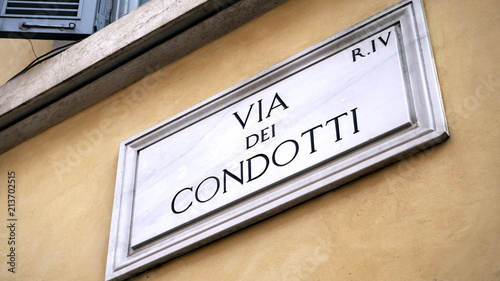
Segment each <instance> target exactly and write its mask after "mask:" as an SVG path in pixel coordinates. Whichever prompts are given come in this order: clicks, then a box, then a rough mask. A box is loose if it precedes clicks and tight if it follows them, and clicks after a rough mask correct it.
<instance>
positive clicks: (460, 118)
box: [0, 0, 500, 281]
mask: <svg viewBox="0 0 500 281" xmlns="http://www.w3.org/2000/svg"><path fill="white" fill-rule="evenodd" d="M396 2H398V1H396V0H376V1H374V0H359V1H351V0H290V1H289V2H287V3H286V4H284V5H282V6H280V7H278V8H276V9H274V10H273V11H271V12H269V13H267V14H266V15H264V16H262V17H260V18H258V19H256V20H254V21H252V22H251V23H249V24H247V25H245V26H243V27H242V28H239V29H238V30H236V31H234V32H232V33H230V34H228V35H226V36H224V37H222V38H220V39H218V40H216V41H215V42H213V43H211V44H209V45H207V46H205V47H203V48H201V49H199V50H197V51H196V52H194V53H192V54H190V55H188V56H186V57H184V58H182V59H181V60H179V61H177V62H175V63H173V64H171V65H169V66H167V67H165V68H164V69H162V70H161V71H159V72H157V73H155V74H153V75H151V76H149V77H146V78H145V79H144V80H142V81H140V82H138V83H136V84H135V85H133V86H131V87H129V88H127V89H125V90H123V91H121V92H119V93H117V94H115V95H114V96H112V97H110V98H108V99H106V100H104V101H102V102H100V103H99V104H97V105H95V106H93V107H91V108H89V109H88V110H85V111H84V112H82V113H80V114H78V115H76V116H74V117H72V118H70V119H68V120H66V121H65V122H63V123H60V124H58V125H56V126H55V127H53V128H51V129H49V130H47V131H45V132H44V133H42V134H41V135H39V136H37V137H35V138H32V139H30V140H29V141H27V142H25V143H23V144H21V145H18V146H17V147H15V148H13V149H11V150H9V151H8V152H6V153H4V154H2V155H0V187H1V193H0V194H1V196H0V200H2V201H1V202H0V207H1V209H0V222H1V224H2V225H3V224H5V225H7V221H6V219H7V210H6V209H7V207H6V202H5V201H6V199H5V194H6V182H7V171H11V170H12V171H16V173H17V175H16V177H17V191H16V198H17V199H16V200H17V201H16V202H17V209H16V215H17V217H18V218H19V220H18V222H17V242H16V243H17V244H16V254H17V262H18V263H17V272H16V273H15V274H12V273H9V272H8V271H7V265H6V261H7V258H6V257H5V255H4V253H5V251H6V249H7V247H8V245H7V243H6V240H5V239H4V238H5V237H8V232H7V228H6V227H0V237H3V238H2V239H1V240H0V249H1V251H2V252H1V253H2V256H3V257H0V264H1V266H0V279H5V278H9V280H10V279H12V280H103V279H104V275H105V274H104V272H105V266H106V264H105V263H106V255H107V245H108V237H109V227H110V219H111V210H112V202H113V193H114V183H115V175H116V168H117V160H118V159H117V157H118V149H119V144H120V142H121V141H122V140H125V139H127V138H129V137H131V136H133V135H135V134H137V133H139V132H141V131H143V130H145V129H147V128H149V127H150V126H153V125H155V124H157V123H159V122H161V121H164V120H165V119H167V118H169V117H170V116H172V115H174V114H176V113H179V112H181V111H182V110H184V109H186V108H188V107H190V106H193V105H195V104H197V103H198V102H201V101H203V100H204V99H206V98H209V97H210V96H212V95H214V94H216V93H218V92H220V91H222V90H224V89H226V88H228V87H230V86H232V85H234V84H236V83H238V82H240V81H242V80H244V79H246V78H248V77H250V76H251V75H254V74H256V73H258V72H260V71H262V70H264V69H266V68H268V67H270V66H272V65H273V64H275V63H278V62H280V61H281V60H283V59H285V58H287V57H289V56H292V55H294V54H295V53H297V52H299V51H302V50H303V49H305V48H307V47H310V46H312V45H314V44H316V43H318V42H320V41H322V40H324V39H326V38H328V37H330V36H332V35H334V34H335V33H337V32H339V31H342V30H343V29H345V28H348V27H349V26H351V25H353V24H355V23H357V22H359V21H361V20H363V19H365V18H368V17H369V16H371V15H373V14H374V13H376V12H379V11H382V10H383V9H385V8H387V7H389V6H390V5H392V4H395V3H396ZM424 4H425V10H426V13H427V22H428V25H429V30H430V35H431V40H432V44H433V50H434V55H435V60H436V65H437V70H438V75H439V79H440V83H441V89H442V93H443V99H444V103H445V109H446V113H447V116H448V121H449V125H450V132H451V138H450V139H449V140H448V141H446V142H445V143H443V144H440V145H438V146H436V147H435V148H432V149H429V150H426V151H424V152H422V153H419V154H416V155H414V156H412V157H410V158H408V159H407V160H404V161H401V162H398V163H396V164H393V165H391V166H389V167H386V168H384V169H382V170H380V171H377V172H375V173H373V174H370V175H368V176H365V177H363V178H361V179H359V180H357V181H355V182H353V183H351V184H348V185H346V186H344V187H342V188H340V189H337V190H336V191H333V192H329V193H327V194H325V195H323V196H320V197H318V198H316V199H313V200H310V201H308V202H306V203H304V204H301V205H299V206H297V207H295V208H293V209H290V210H288V211H286V212H284V213H281V214H279V215H277V216H275V217H272V218H270V219H268V220H265V221H263V222H260V223H258V224H255V225H253V226H251V227H249V228H246V229H244V230H242V231H239V232H237V233H235V234H232V235H230V236H229V237H226V238H224V239H221V240H219V241H217V242H214V243H212V244H210V245H208V246H205V247H203V248H200V249H198V250H196V251H194V252H192V253H190V254H187V255H185V256H183V257H181V258H178V259H176V260H173V261H170V262H168V263H166V264H164V265H162V266H160V267H157V268H155V269H152V270H150V271H147V272H145V273H143V274H142V275H140V276H138V277H136V278H135V279H134V280H429V281H430V280H500V254H499V253H500V203H499V202H500V173H499V171H500V146H499V141H498V139H499V137H500V129H499V126H498V124H499V123H500V122H499V121H500V120H499V116H500V112H499V108H500V98H499V97H498V92H499V90H500V80H499V78H500V77H499V70H500V66H499V65H500V61H499V55H498V52H496V50H498V45H499V44H500V39H499V38H500V32H499V29H498V26H499V15H500V5H499V3H498V1H497V0H484V1H480V2H474V1H451V0H439V1H438V0H426V1H425V2H424Z"/></svg>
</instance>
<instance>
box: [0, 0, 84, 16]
mask: <svg viewBox="0 0 500 281" xmlns="http://www.w3.org/2000/svg"><path fill="white" fill-rule="evenodd" d="M79 5H80V3H79V0H28V1H26V0H24V1H23V0H8V1H7V6H6V9H5V15H11V16H36V17H41V18H44V17H77V16H78V10H79Z"/></svg>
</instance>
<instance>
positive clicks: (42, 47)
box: [0, 39, 52, 85]
mask: <svg viewBox="0 0 500 281" xmlns="http://www.w3.org/2000/svg"><path fill="white" fill-rule="evenodd" d="M50 50H52V41H49V40H25V39H0V85H3V84H4V83H5V82H7V81H8V80H9V79H10V78H12V77H13V76H14V75H16V74H17V73H19V72H20V71H21V70H23V69H24V68H25V67H26V66H28V65H29V64H30V63H31V62H32V61H34V60H35V59H36V58H37V57H40V56H42V55H44V54H46V53H47V52H49V51H50Z"/></svg>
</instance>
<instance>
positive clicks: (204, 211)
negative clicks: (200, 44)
mask: <svg viewBox="0 0 500 281" xmlns="http://www.w3.org/2000/svg"><path fill="white" fill-rule="evenodd" d="M447 136H448V133H447V128H446V121H445V117H444V111H443V107H442V102H441V96H440V91H439V86H438V82H437V79H436V73H435V70H434V63H433V59H432V55H431V49H430V44H429V40H428V34H427V30H426V26H425V22H424V17H423V12H422V7H421V3H420V2H419V1H404V2H402V3H400V4H398V5H396V6H394V7H392V8H390V9H388V10H386V11H384V12H382V13H381V14H378V15H376V16H374V17H372V18H370V19H368V20H366V21H364V22H362V23H360V24H358V25H356V26H354V27H352V28H350V29H348V30H346V31H345V32H342V33H341V34H338V35H336V36H334V37H332V38H330V39H328V40H326V41H325V42H322V43H320V44H318V45H316V46H314V47H312V48H310V49H308V50H306V51H304V52H302V53H300V54H298V55H296V56H294V57H292V58H290V59H288V60H286V61H284V62H282V63H280V64H278V65H276V66H274V67H272V68H271V69H268V70H267V71H264V72H263V73H261V74H259V75H256V76H255V77H252V78H250V79H248V80H246V81H244V82H242V83H240V84H238V85H236V86H234V87H233V88H231V89H228V90H226V91H224V92H222V93H220V94H218V95H216V96H214V97H213V98H211V99H209V100H207V101H205V102H203V103H201V104H199V105H197V106H195V107H194V108H191V109H189V110H187V111H185V112H183V113H181V114H179V115H177V116H175V117H173V118H171V119H169V120H167V121H166V122H164V123H162V124H159V125H158V126H155V127H154V128H151V129H150V130H147V131H146V132H143V133H141V134H139V135H137V136H135V137H133V138H131V139H129V140H127V141H125V142H123V144H122V147H121V150H120V159H119V169H118V173H117V183H116V196H115V202H114V211H113V222H112V230H111V238H110V248H109V257H108V259H109V260H108V279H113V278H118V279H120V278H125V277H127V276H129V275H130V274H133V273H135V272H140V270H143V269H144V268H147V267H149V266H153V265H155V264H157V263H159V262H163V261H166V260H168V259H171V258H174V257H176V256H178V255H180V254H183V253H185V252H187V251H190V250H192V249H194V248H196V247H199V246H201V245H203V244H205V243H208V242H210V241H213V240H215V239H218V238H220V237H222V236H224V235H227V234H229V233H231V232H234V231H236V230H238V229H240V228H242V227H244V226H247V225H249V224H251V223H254V222H256V221H258V220H261V219H263V218H266V217H268V216H270V215H273V214H275V213H277V212H280V211H282V210H284V209H286V208H288V207H290V206H293V205H295V204H297V203H300V202H303V201H305V200H307V199H310V198H312V197H314V196H317V195H319V194H321V193H323V192H326V191H328V190H331V189H333V188H335V187H338V186H340V185H342V184H344V183H347V182H349V181H352V180H354V179H356V178H358V177H360V176H362V175H364V174H366V173H368V172H371V171H374V170H376V169H379V168H381V167H383V166H384V165H387V164H388V163H391V162H394V161H396V160H398V159H401V158H402V157H404V156H407V155H409V154H411V153H414V152H416V151H418V150H422V149H425V148H427V147H429V146H431V145H433V144H436V143H438V142H440V141H442V140H444V139H446V138H447Z"/></svg>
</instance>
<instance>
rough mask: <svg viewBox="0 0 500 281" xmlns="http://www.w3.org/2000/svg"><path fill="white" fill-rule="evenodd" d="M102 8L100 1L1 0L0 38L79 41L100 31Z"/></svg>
mask: <svg viewBox="0 0 500 281" xmlns="http://www.w3.org/2000/svg"><path fill="white" fill-rule="evenodd" d="M103 8H104V5H102V4H101V0H0V37H3V38H28V39H53V40H76V39H81V38H84V37H86V36H88V35H90V34H92V33H94V32H95V31H96V30H98V29H100V28H102V27H103V25H104V23H103V22H104V21H103V20H102V19H101V20H97V19H96V17H97V15H98V14H102V9H103ZM99 11H100V12H99Z"/></svg>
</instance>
